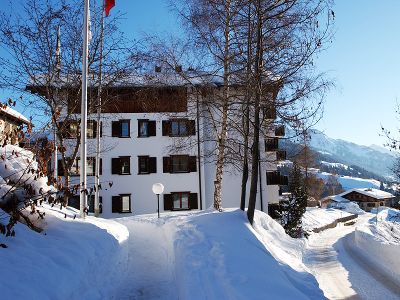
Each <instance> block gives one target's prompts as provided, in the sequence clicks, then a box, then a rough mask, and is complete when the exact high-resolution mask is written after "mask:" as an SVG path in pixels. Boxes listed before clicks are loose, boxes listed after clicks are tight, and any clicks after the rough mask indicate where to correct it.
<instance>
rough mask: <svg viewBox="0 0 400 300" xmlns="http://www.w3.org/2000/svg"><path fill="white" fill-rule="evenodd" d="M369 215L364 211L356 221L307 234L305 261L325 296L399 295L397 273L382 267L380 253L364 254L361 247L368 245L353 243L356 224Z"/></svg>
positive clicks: (361, 222)
mask: <svg viewBox="0 0 400 300" xmlns="http://www.w3.org/2000/svg"><path fill="white" fill-rule="evenodd" d="M371 219H373V215H372V214H370V213H365V214H364V215H361V216H359V217H358V218H357V220H355V221H356V223H355V225H350V226H342V225H339V226H338V227H335V228H332V229H328V230H325V231H323V232H320V233H312V234H311V235H310V237H309V241H308V244H307V251H306V252H305V258H304V262H305V264H306V266H307V267H308V268H309V269H310V270H311V271H312V273H313V274H314V275H315V276H316V278H317V280H318V283H319V286H320V288H321V289H322V290H323V292H324V295H325V296H326V297H327V298H329V299H353V298H354V299H359V298H361V299H371V300H374V299H398V295H399V294H400V284H399V283H398V281H397V280H396V279H397V278H399V277H398V276H397V277H396V275H394V274H393V273H390V272H385V271H382V268H381V264H382V261H383V259H382V254H377V255H376V256H374V257H373V259H371V258H368V257H365V256H364V255H363V251H364V250H365V249H367V248H368V249H369V247H370V245H369V244H365V245H364V247H363V248H362V249H360V248H359V247H357V245H356V242H355V238H354V237H355V233H354V232H355V229H356V227H357V232H358V228H359V227H363V226H364V225H365V224H367V223H369V222H370V220H371ZM397 253H398V252H397ZM397 257H398V255H397ZM393 268H397V267H394V266H393Z"/></svg>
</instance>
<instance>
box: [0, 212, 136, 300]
mask: <svg viewBox="0 0 400 300" xmlns="http://www.w3.org/2000/svg"><path fill="white" fill-rule="evenodd" d="M38 209H39V210H40V211H42V212H45V213H46V216H45V219H44V222H45V223H44V224H42V225H43V226H44V231H43V232H42V233H37V232H34V231H32V230H30V229H28V228H27V227H26V226H24V225H22V224H20V223H18V224H16V225H15V232H16V236H15V237H13V238H5V237H4V236H2V235H0V242H1V243H5V244H6V245H7V246H8V248H6V249H0V266H1V267H0V278H1V289H0V298H1V299H101V298H103V299H104V296H103V295H108V293H109V290H110V289H111V288H112V279H113V272H114V271H113V270H121V269H122V268H121V265H122V264H123V263H124V257H122V254H121V252H120V249H121V247H120V243H124V241H125V240H126V239H127V238H128V235H129V232H128V231H127V229H126V227H124V226H123V225H121V224H119V223H117V222H115V221H112V220H103V219H95V218H93V217H87V218H86V219H85V220H81V219H78V218H77V219H75V220H74V219H73V216H74V215H75V214H76V213H77V212H76V211H75V210H73V209H62V211H60V210H59V208H56V207H53V208H52V207H51V206H49V205H46V204H44V205H43V206H38ZM65 216H66V218H65ZM105 275H107V276H110V277H109V279H107V278H105V277H104V276H105ZM106 280H107V281H108V283H109V285H104V284H101V283H104V282H105V281H106ZM105 298H107V297H105Z"/></svg>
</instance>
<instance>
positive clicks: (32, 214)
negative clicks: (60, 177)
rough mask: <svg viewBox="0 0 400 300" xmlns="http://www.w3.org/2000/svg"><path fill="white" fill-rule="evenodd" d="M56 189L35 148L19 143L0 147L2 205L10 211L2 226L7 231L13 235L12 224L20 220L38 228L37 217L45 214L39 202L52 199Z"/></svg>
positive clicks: (0, 194) (0, 192)
mask: <svg viewBox="0 0 400 300" xmlns="http://www.w3.org/2000/svg"><path fill="white" fill-rule="evenodd" d="M55 192H56V189H55V188H54V187H53V186H51V185H50V184H49V183H48V179H47V176H45V174H43V173H42V171H41V170H40V168H39V167H38V163H37V161H36V160H35V155H34V154H33V153H32V152H31V151H29V150H26V149H23V148H21V147H19V146H16V145H5V146H4V147H0V208H1V209H2V210H4V211H5V212H7V213H8V214H9V215H10V218H9V220H8V224H7V225H5V224H3V227H2V228H3V229H4V227H5V230H1V231H2V232H3V233H4V234H6V235H13V234H14V232H13V230H12V227H13V225H14V224H15V223H16V222H17V221H19V220H23V221H24V222H25V223H26V224H27V225H28V226H29V227H31V228H33V229H37V230H38V228H37V226H36V225H35V222H34V219H36V220H37V219H42V218H43V214H42V213H41V212H40V211H38V210H37V209H36V208H35V206H36V204H37V203H38V202H40V201H43V200H49V199H52V198H51V197H52V196H54V195H55ZM27 208H29V210H28V209H27ZM3 214H4V213H3ZM5 218H6V217H4V216H3V219H5ZM0 222H1V223H3V222H4V221H1V220H0Z"/></svg>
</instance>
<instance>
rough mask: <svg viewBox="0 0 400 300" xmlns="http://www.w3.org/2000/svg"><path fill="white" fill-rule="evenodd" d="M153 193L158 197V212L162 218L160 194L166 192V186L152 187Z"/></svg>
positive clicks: (156, 184) (159, 184) (157, 185)
mask: <svg viewBox="0 0 400 300" xmlns="http://www.w3.org/2000/svg"><path fill="white" fill-rule="evenodd" d="M152 190H153V193H154V194H156V195H157V212H158V218H160V194H162V193H163V192H164V185H163V184H162V183H155V184H153V187H152Z"/></svg>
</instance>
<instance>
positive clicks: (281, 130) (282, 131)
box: [275, 125, 285, 137]
mask: <svg viewBox="0 0 400 300" xmlns="http://www.w3.org/2000/svg"><path fill="white" fill-rule="evenodd" d="M275 136H279V137H282V136H285V126H284V125H279V126H276V127H275Z"/></svg>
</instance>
